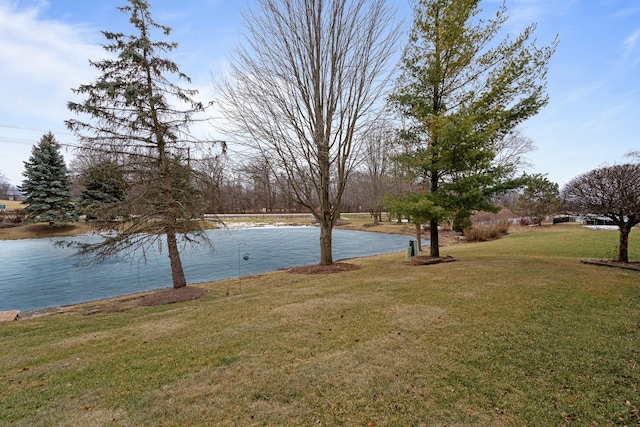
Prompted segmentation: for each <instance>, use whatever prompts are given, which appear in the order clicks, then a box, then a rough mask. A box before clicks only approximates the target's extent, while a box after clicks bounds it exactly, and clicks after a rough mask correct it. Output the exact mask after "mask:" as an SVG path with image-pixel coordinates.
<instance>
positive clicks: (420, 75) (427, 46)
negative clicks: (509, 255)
mask: <svg viewBox="0 0 640 427" xmlns="http://www.w3.org/2000/svg"><path fill="white" fill-rule="evenodd" d="M479 3H480V0H418V1H417V4H416V7H415V13H414V17H415V18H414V19H415V20H414V27H413V31H412V33H411V38H410V41H409V44H408V46H407V48H406V49H405V52H404V55H403V60H402V66H403V73H402V75H401V77H400V79H399V81H398V89H397V91H396V93H395V94H394V95H393V96H392V99H391V101H392V103H393V104H394V105H395V107H396V108H397V109H398V111H399V112H400V114H401V115H402V116H403V117H404V118H405V120H406V122H407V123H408V124H409V125H408V128H407V129H405V132H404V136H405V137H406V141H407V142H408V143H409V144H412V145H411V150H410V152H409V153H407V155H406V156H404V159H403V160H404V161H405V164H406V165H408V166H409V167H410V168H412V169H413V170H414V171H415V172H414V173H415V175H416V176H419V177H421V178H422V181H421V182H418V183H417V184H421V185H422V187H423V191H422V193H421V196H422V198H424V199H425V201H424V202H422V203H418V204H417V205H416V204H415V201H413V202H412V203H414V206H421V207H422V208H423V210H422V211H421V212H420V214H421V215H420V216H421V217H423V218H425V219H428V220H429V221H428V222H429V225H430V231H431V236H430V237H431V256H434V257H437V256H439V255H440V253H439V248H438V224H439V222H441V221H443V220H446V219H454V220H455V222H456V223H457V224H458V225H459V226H463V225H464V224H465V223H466V222H467V221H468V218H469V215H470V214H471V212H472V211H473V210H492V209H495V207H494V206H493V205H492V204H491V197H492V196H493V195H495V194H497V193H499V192H500V191H504V190H505V189H508V188H509V187H514V186H515V185H516V184H519V183H518V182H516V181H515V180H512V181H510V180H511V178H513V174H514V173H515V167H514V166H515V164H509V163H504V162H503V163H500V162H496V160H495V159H496V158H499V157H497V155H498V154H499V153H498V151H499V148H498V147H501V146H503V145H504V144H503V141H505V138H508V137H509V135H510V134H512V133H513V132H514V130H515V129H516V127H517V126H518V125H519V124H521V123H522V122H523V121H525V120H526V119H528V118H529V117H531V116H533V115H535V114H537V112H538V111H539V110H540V109H541V108H542V107H543V106H545V105H546V103H547V96H546V94H545V84H546V83H545V75H546V71H547V65H548V63H549V60H550V58H551V56H552V55H553V53H554V52H555V47H556V42H555V41H554V42H553V43H552V44H551V45H550V46H546V47H544V46H543V47H537V46H535V40H534V39H533V33H534V30H535V25H531V26H529V27H528V28H526V29H525V30H524V31H523V33H522V34H520V35H518V36H516V37H514V38H509V37H507V38H505V39H504V40H503V41H497V40H495V38H496V37H497V36H498V35H500V34H501V30H502V27H503V25H504V23H505V22H506V21H507V15H506V6H505V5H504V4H503V6H502V7H501V8H500V9H499V10H498V11H497V13H496V14H494V15H493V18H491V19H489V20H484V19H480V17H479V13H480V7H479Z"/></svg>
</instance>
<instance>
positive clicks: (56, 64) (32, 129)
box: [0, 0, 105, 184]
mask: <svg viewBox="0 0 640 427" xmlns="http://www.w3.org/2000/svg"><path fill="white" fill-rule="evenodd" d="M43 7H44V6H43V4H39V5H38V6H32V7H29V8H22V9H19V8H18V7H17V6H16V3H12V2H6V1H3V0H0V40H2V43H0V64H2V66H1V67H0V146H1V147H2V148H1V151H2V164H0V172H1V173H4V174H5V175H6V176H7V178H8V179H9V180H10V181H11V182H12V183H14V184H19V183H20V181H21V179H22V177H21V171H22V167H23V162H24V161H26V160H27V159H28V157H29V155H30V151H31V146H32V145H33V144H35V143H36V142H37V141H38V140H39V139H40V137H41V136H42V134H43V133H45V132H46V131H48V130H51V131H53V132H54V133H55V134H56V136H57V139H58V140H59V141H64V140H66V141H69V142H70V141H71V140H72V139H73V138H72V137H71V135H69V134H66V135H64V132H66V131H65V130H64V129H65V128H64V120H65V119H67V118H70V113H69V111H68V110H67V108H66V104H67V101H69V100H71V99H73V93H72V92H71V89H72V88H76V87H78V86H79V85H81V84H83V83H87V82H89V81H91V80H92V79H94V78H95V75H96V72H95V71H94V70H93V69H92V68H91V67H90V66H89V63H88V60H89V58H92V59H97V58H101V57H103V56H104V54H105V53H104V51H103V49H102V48H101V47H100V46H98V45H97V44H91V43H90V42H89V41H88V40H92V39H93V38H95V36H96V34H99V33H98V32H97V31H93V30H90V29H88V28H83V27H80V26H73V25H68V24H64V23H61V22H57V21H52V20H47V19H44V18H43V17H42V12H43ZM61 133H62V136H60V134H61Z"/></svg>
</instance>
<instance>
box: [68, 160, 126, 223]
mask: <svg viewBox="0 0 640 427" xmlns="http://www.w3.org/2000/svg"><path fill="white" fill-rule="evenodd" d="M83 184H84V190H83V191H82V195H81V196H80V207H81V208H82V212H83V213H84V214H85V215H86V216H87V219H104V220H110V219H113V218H115V217H117V216H120V215H125V214H127V213H128V212H127V210H126V209H122V208H121V205H122V204H121V203H120V202H123V201H124V200H126V197H127V183H126V181H125V179H124V175H123V172H122V169H121V168H120V167H119V166H118V165H117V164H116V163H114V162H112V161H103V162H99V163H97V164H95V165H92V166H90V167H89V168H87V170H86V171H85V172H84V179H83ZM114 208H115V209H114Z"/></svg>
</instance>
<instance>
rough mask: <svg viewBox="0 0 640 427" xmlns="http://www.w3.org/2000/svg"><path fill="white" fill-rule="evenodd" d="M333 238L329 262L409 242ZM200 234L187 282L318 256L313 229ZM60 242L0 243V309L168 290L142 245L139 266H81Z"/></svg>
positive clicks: (132, 261) (384, 237) (353, 235)
mask: <svg viewBox="0 0 640 427" xmlns="http://www.w3.org/2000/svg"><path fill="white" fill-rule="evenodd" d="M333 233H334V234H333V259H334V260H340V259H345V258H354V257H362V256H369V255H376V254H381V253H388V252H398V251H404V250H406V248H407V246H408V244H409V240H410V238H409V237H407V236H400V235H392V234H382V233H369V232H361V231H349V230H334V232H333ZM208 234H209V237H210V239H211V241H212V243H213V246H208V245H199V246H197V247H188V248H187V249H185V250H184V251H183V252H182V262H183V266H184V270H185V276H186V279H187V282H188V283H190V284H193V283H202V282H209V281H215V280H220V279H226V278H230V277H240V276H246V275H251V274H256V273H262V272H266V271H274V270H278V269H281V268H288V267H296V266H301V265H310V264H317V263H318V261H319V259H320V248H319V239H320V230H319V229H318V228H316V227H265V228H246V229H236V230H227V229H225V230H210V231H209V232H208ZM97 239H98V237H96V236H83V237H81V238H75V240H83V241H85V242H89V241H97ZM60 240H61V239H29V240H11V241H0V265H2V275H1V276H0V277H1V280H0V311H5V310H20V311H31V310H37V309H41V308H47V307H58V306H63V305H69V304H76V303H79V302H85V301H92V300H96V299H101V298H108V297H114V296H118V295H124V294H129V293H135V292H141V291H148V290H152V289H160V288H166V287H170V286H171V269H170V267H169V259H168V257H167V254H166V249H165V250H164V251H163V250H162V248H161V247H157V246H156V247H154V248H148V249H150V251H149V252H150V254H151V256H149V255H148V258H147V261H146V263H145V262H144V261H142V260H140V259H139V257H134V258H122V259H110V260H108V261H107V262H103V263H99V264H97V263H93V264H89V265H87V263H86V262H83V260H81V259H78V258H77V257H74V256H73V254H74V251H75V250H74V249H73V248H68V247H61V246H59V245H55V244H54V243H55V242H57V241H60ZM62 240H64V239H62ZM66 240H68V241H71V240H74V239H66Z"/></svg>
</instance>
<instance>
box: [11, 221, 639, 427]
mask: <svg viewBox="0 0 640 427" xmlns="http://www.w3.org/2000/svg"><path fill="white" fill-rule="evenodd" d="M616 239H617V233H616V232H608V231H589V230H584V229H579V228H577V227H575V226H563V227H559V228H553V229H551V228H549V229H547V230H544V231H535V232H520V233H515V234H512V235H510V236H508V237H506V238H504V239H501V240H499V241H494V242H489V243H482V244H468V245H458V246H454V247H451V248H447V249H446V250H444V251H443V252H444V253H450V254H452V255H455V256H457V257H459V259H460V261H458V262H455V263H449V264H440V265H432V266H428V267H425V266H421V267H412V266H408V265H406V263H405V260H404V258H403V254H393V255H384V256H378V257H372V258H366V259H358V260H354V262H357V263H359V264H362V266H363V268H362V269H361V270H359V271H355V272H346V273H340V274H336V275H323V276H301V275H292V274H286V273H284V272H276V273H270V274H263V275H258V276H253V277H249V278H243V279H242V281H241V282H239V281H238V279H235V280H228V281H221V282H216V283H211V284H206V285H204V286H206V287H207V288H209V289H211V290H212V292H211V293H210V294H209V295H208V296H207V297H206V298H205V299H203V300H200V301H195V302H190V303H185V304H180V305H170V306H164V307H155V308H149V309H136V310H131V311H128V312H124V313H114V314H109V315H99V316H93V317H82V316H79V315H78V314H66V315H57V316H50V317H45V318H38V319H33V320H28V321H22V322H13V323H11V324H3V325H0V343H1V346H2V347H1V348H2V351H1V352H0V382H1V383H2V387H0V425H4V424H9V423H12V424H11V425H17V426H27V425H28V426H45V425H46V426H49V425H92V426H100V425H140V426H143V425H144V426H152V425H175V426H183V425H216V426H217V425H229V426H232V425H359V426H362V425H367V424H369V423H372V425H375V426H383V425H436V426H437V425H448V426H452V425H509V426H510V425H514V426H515V425H517V426H522V425H532V426H539V425H563V424H567V425H589V424H591V423H594V424H593V425H596V424H597V425H609V424H625V423H626V424H629V425H631V424H637V423H638V418H637V415H638V413H637V410H636V407H640V391H639V389H638V387H639V385H640V350H639V349H640V274H639V273H638V272H635V271H625V270H617V269H610V268H606V267H596V266H589V265H584V264H580V263H579V262H578V260H579V258H581V257H606V256H608V255H610V253H611V252H612V251H614V250H615V244H616ZM631 244H632V249H631V257H632V258H633V259H636V260H637V259H639V258H640V242H639V239H638V238H637V237H635V238H634V236H633V233H632V236H631ZM240 291H241V292H240ZM226 294H229V296H226Z"/></svg>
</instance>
